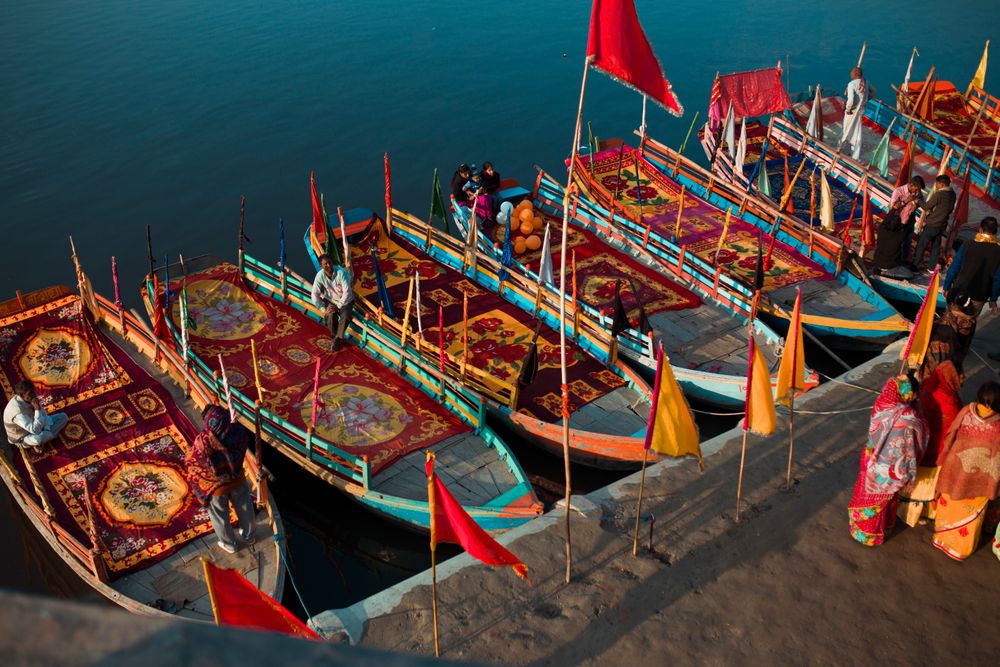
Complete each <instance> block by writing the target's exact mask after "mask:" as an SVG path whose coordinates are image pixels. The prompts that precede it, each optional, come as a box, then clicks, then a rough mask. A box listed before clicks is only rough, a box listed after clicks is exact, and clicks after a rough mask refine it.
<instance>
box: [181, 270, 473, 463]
mask: <svg viewBox="0 0 1000 667" xmlns="http://www.w3.org/2000/svg"><path fill="white" fill-rule="evenodd" d="M187 281H188V282H187V292H188V314H189V316H190V317H191V319H192V320H193V321H194V326H193V327H192V328H191V332H190V340H191V347H192V349H193V350H194V351H195V353H196V354H197V355H198V356H199V357H200V358H201V359H202V360H203V361H204V362H205V363H206V364H208V366H209V368H212V369H218V368H219V361H218V355H222V359H223V361H224V363H225V367H226V375H227V378H228V380H229V383H230V385H231V386H232V387H234V388H236V389H238V390H239V391H240V392H242V393H243V394H245V395H247V396H248V397H249V398H250V399H251V400H253V399H256V398H257V390H256V388H255V386H254V375H253V357H252V355H251V350H250V339H251V338H253V339H254V341H255V343H256V347H257V360H258V364H259V366H260V380H261V386H262V387H263V389H264V396H263V399H262V405H263V406H265V407H266V408H267V409H268V410H271V411H273V412H274V413H275V414H278V415H280V416H281V417H283V418H284V419H287V420H288V421H289V422H291V423H292V424H294V425H296V426H298V427H299V428H302V429H305V428H307V426H308V425H309V422H310V420H311V416H312V403H313V386H314V374H315V369H316V359H320V360H321V361H320V388H319V394H320V398H319V403H318V407H317V417H316V433H317V434H318V435H319V436H320V437H322V438H323V439H325V440H327V441H329V442H331V443H333V444H335V445H336V446H338V447H340V448H341V449H344V450H345V451H347V452H349V453H352V454H356V455H358V456H361V455H367V456H368V459H369V462H370V464H371V468H372V474H375V473H377V472H378V471H379V470H381V469H382V468H384V467H385V466H387V465H389V464H391V463H392V462H393V461H395V460H396V459H398V458H399V457H401V456H405V455H406V454H408V453H410V452H412V451H416V450H418V449H422V448H424V447H429V446H430V445H433V444H434V443H436V442H438V441H440V440H443V439H445V438H448V437H450V436H452V435H455V434H457V433H461V432H463V431H466V430H468V427H467V426H465V424H463V423H462V422H461V421H460V420H459V419H458V418H457V417H455V416H453V415H452V414H451V413H450V412H448V411H447V410H446V409H445V408H443V407H442V406H441V405H439V404H438V403H436V402H435V401H434V400H433V399H432V398H430V397H429V396H427V395H426V394H425V393H423V392H422V391H420V390H419V389H417V388H416V387H414V386H413V385H411V384H409V383H407V382H406V381H405V380H403V379H402V378H400V377H399V376H398V375H396V374H395V373H394V372H392V371H391V370H388V369H387V368H385V367H384V366H383V365H382V364H380V363H378V362H377V361H374V360H372V359H371V358H369V357H368V356H367V355H366V354H364V353H363V352H361V351H360V350H359V349H358V348H357V347H355V346H353V345H349V346H346V347H344V348H342V349H340V350H339V351H337V352H334V351H333V340H332V339H331V338H330V333H329V331H328V330H327V328H326V327H325V326H324V325H322V324H320V323H318V322H316V321H314V320H311V319H309V318H308V317H306V316H305V315H303V314H302V313H300V312H299V311H297V310H295V309H294V308H292V307H291V306H287V305H284V304H282V303H281V302H279V301H274V300H272V299H267V298H265V297H263V296H262V295H260V294H258V293H256V292H252V291H250V290H249V289H248V288H247V287H246V286H245V285H244V284H243V282H242V281H241V280H240V278H239V275H238V271H237V268H236V267H235V266H233V265H231V264H220V265H217V266H214V267H212V268H210V269H207V270H205V271H201V272H198V273H195V274H192V275H189V276H188V278H187ZM180 288H181V284H180V282H179V281H176V282H172V284H171V290H173V291H174V293H175V294H179V293H180ZM171 316H172V318H173V320H174V322H175V324H177V323H179V321H180V310H179V304H177V303H173V304H172V313H171Z"/></svg>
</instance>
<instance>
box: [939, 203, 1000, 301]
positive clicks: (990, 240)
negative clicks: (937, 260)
mask: <svg viewBox="0 0 1000 667" xmlns="http://www.w3.org/2000/svg"><path fill="white" fill-rule="evenodd" d="M944 289H945V292H946V293H947V292H948V291H950V290H955V291H956V292H963V293H965V294H968V295H969V297H971V298H972V305H973V307H974V308H975V310H976V316H977V317H978V315H979V313H980V312H982V310H983V306H984V305H985V304H986V302H987V301H989V302H990V311H992V312H993V313H996V312H997V297H1000V243H997V219H996V218H994V217H992V216H991V217H988V218H983V221H982V222H981V223H980V224H979V233H978V234H976V238H975V239H973V240H972V241H966V242H965V243H963V244H962V247H961V248H959V249H958V252H957V253H956V254H955V258H954V259H953V260H952V261H951V266H950V267H949V268H948V275H946V276H945V278H944Z"/></svg>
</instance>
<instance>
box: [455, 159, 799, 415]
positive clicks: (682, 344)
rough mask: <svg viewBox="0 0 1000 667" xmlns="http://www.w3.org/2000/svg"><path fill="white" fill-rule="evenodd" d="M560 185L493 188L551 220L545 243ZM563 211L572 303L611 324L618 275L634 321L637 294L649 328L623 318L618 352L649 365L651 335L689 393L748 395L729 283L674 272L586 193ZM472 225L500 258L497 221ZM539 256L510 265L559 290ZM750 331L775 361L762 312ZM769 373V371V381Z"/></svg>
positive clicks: (463, 227) (555, 229) (741, 324)
mask: <svg viewBox="0 0 1000 667" xmlns="http://www.w3.org/2000/svg"><path fill="white" fill-rule="evenodd" d="M560 192H561V190H560V187H559V184H558V183H556V181H555V179H553V178H552V177H551V176H549V175H548V174H546V173H545V172H544V171H542V170H540V169H539V172H538V178H537V179H536V181H535V188H534V191H533V192H529V191H528V190H526V189H524V188H522V187H520V186H519V185H517V184H516V183H511V184H510V187H508V188H506V189H504V190H501V191H500V192H499V193H497V196H498V197H500V199H502V200H503V201H510V202H511V203H514V204H518V203H519V202H520V201H521V200H523V199H526V198H527V199H531V200H532V202H533V204H534V206H535V210H536V211H538V212H539V213H540V214H541V216H542V218H543V219H544V221H545V224H547V225H548V226H549V228H550V229H551V238H552V239H553V241H552V243H553V245H554V246H557V244H558V241H557V239H559V238H560V237H561V230H562V223H563V206H562V198H561V196H560ZM467 211H468V209H466V208H465V207H462V206H456V205H454V203H453V205H452V217H453V219H454V220H455V223H456V225H457V226H458V228H459V230H460V231H461V232H462V234H463V235H466V234H467V233H468V222H469V220H468V213H467ZM569 220H570V230H569V234H568V236H567V244H568V245H569V247H570V248H571V253H572V258H573V260H574V261H573V262H572V264H573V265H574V266H575V267H577V268H576V269H575V270H574V274H579V275H578V277H577V278H576V279H574V280H573V284H577V283H579V285H578V287H577V292H578V294H579V298H577V297H576V296H575V295H574V296H573V297H572V302H573V303H575V305H576V308H577V309H578V310H580V311H581V312H584V313H586V314H587V315H589V316H590V317H591V318H593V319H595V320H596V321H598V322H600V323H601V325H602V326H604V327H605V328H606V329H608V330H610V329H611V326H612V324H613V317H611V316H610V315H609V314H608V313H610V312H613V304H614V289H615V283H616V281H621V284H622V286H623V287H622V300H623V302H624V303H625V306H626V308H628V309H629V318H630V320H631V321H638V320H639V318H640V314H639V307H638V306H639V303H640V300H641V303H642V311H643V312H642V314H643V315H645V316H646V318H647V320H648V322H649V325H650V327H651V328H652V331H651V333H650V334H643V333H642V332H641V331H639V329H637V328H635V327H631V326H630V328H629V329H627V330H625V331H623V332H622V333H621V334H619V336H618V340H617V343H618V350H619V354H621V355H622V356H623V357H625V358H626V359H628V360H629V361H632V362H633V363H637V364H639V365H640V366H642V367H644V368H646V369H648V370H655V363H656V362H655V359H654V357H653V355H652V354H651V352H650V351H651V350H652V349H653V340H652V339H653V338H655V339H656V340H658V341H659V342H662V344H663V346H664V352H665V354H666V355H667V357H668V358H669V360H670V365H671V366H672V368H673V372H674V376H675V377H676V378H677V381H678V382H679V383H680V385H681V387H682V389H683V390H684V392H685V393H686V394H687V395H688V396H690V397H692V398H695V399H698V400H699V401H703V402H706V403H711V404H714V405H716V406H719V407H724V408H733V407H740V406H742V405H743V403H744V401H745V399H746V368H747V354H748V352H749V341H750V338H749V334H748V333H747V327H748V325H749V320H748V318H747V317H746V316H744V315H743V314H742V313H741V312H740V311H738V310H730V309H727V308H725V307H724V306H722V305H720V304H719V300H720V296H719V291H720V290H721V291H722V292H723V294H725V293H726V292H727V291H728V290H731V289H732V287H731V286H730V285H727V284H726V281H722V284H721V285H719V286H718V287H716V286H715V284H714V283H713V274H712V273H703V272H700V271H699V270H698V269H692V267H691V266H690V265H688V267H687V269H688V270H687V272H686V273H684V272H681V271H678V270H677V268H676V259H677V258H676V257H669V256H668V258H667V261H666V262H665V263H664V264H661V263H660V262H659V261H658V260H657V259H656V258H655V256H654V255H653V254H652V251H651V250H650V249H649V248H648V247H647V249H646V250H643V248H642V246H641V245H638V244H635V243H632V242H630V241H629V239H628V238H627V237H624V236H622V235H619V234H617V233H616V232H615V231H614V229H611V230H608V229H607V226H606V224H605V222H604V221H605V217H602V216H601V215H600V214H599V213H598V212H597V211H596V210H595V209H594V208H593V207H592V205H591V204H590V203H589V202H587V201H576V202H574V205H573V206H572V207H571V215H570V218H569ZM477 229H478V230H479V236H480V241H481V245H482V247H483V248H484V249H485V250H486V251H487V252H490V253H491V254H493V256H494V258H495V259H496V260H497V261H500V260H501V258H502V252H501V250H500V249H499V247H498V246H499V244H501V243H502V242H503V236H504V228H502V227H499V226H497V227H496V228H495V229H494V230H493V235H492V237H489V236H487V234H486V232H484V231H483V229H482V227H478V226H477ZM668 252H669V251H668ZM559 255H560V251H559V248H558V247H555V248H554V250H553V252H552V262H553V264H557V263H558V261H559V260H558V257H559ZM540 260H541V251H540V250H536V251H527V252H526V253H525V254H523V255H521V256H520V257H519V258H515V259H514V260H513V263H512V265H511V267H509V268H510V270H511V271H517V272H519V273H520V274H521V275H522V276H524V277H525V279H526V280H527V281H528V282H533V283H535V284H537V285H540V286H541V287H542V289H544V290H546V291H547V292H549V293H550V295H551V297H552V298H554V299H558V288H557V287H556V285H558V276H554V277H555V279H556V283H555V284H550V283H547V282H543V281H540V280H539V276H538V271H537V270H536V271H532V270H531V269H530V268H529V266H528V264H534V265H535V266H536V267H538V266H539V263H540ZM658 266H659V267H661V268H662V267H663V266H666V267H669V268H670V269H671V272H670V273H669V277H668V275H665V274H664V273H663V272H662V271H657V267H658ZM626 290H627V291H626ZM713 292H714V294H713ZM723 299H724V297H723ZM729 300H730V301H731V300H732V299H731V298H730V299H729ZM754 333H755V334H756V336H757V341H758V344H760V345H761V350H762V351H763V352H764V354H765V357H766V358H767V360H768V364H769V365H770V366H771V367H772V368H776V364H777V361H778V359H779V357H780V352H781V348H782V345H783V341H782V339H781V338H780V337H779V336H778V334H776V333H775V332H774V331H773V330H772V329H771V328H770V327H768V326H767V325H766V324H765V323H763V322H762V321H760V320H754ZM776 381H777V374H776V373H775V374H774V375H773V377H772V382H776ZM818 382H819V378H818V376H817V375H816V374H815V372H812V371H811V370H810V371H809V372H808V373H807V382H806V388H807V389H811V388H812V387H814V386H816V385H817V384H818Z"/></svg>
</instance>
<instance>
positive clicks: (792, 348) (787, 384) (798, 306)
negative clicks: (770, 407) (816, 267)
mask: <svg viewBox="0 0 1000 667" xmlns="http://www.w3.org/2000/svg"><path fill="white" fill-rule="evenodd" d="M805 388H806V355H805V347H804V345H803V344H802V288H799V293H798V295H797V296H796V297H795V309H794V310H793V311H792V321H791V324H789V325H788V334H787V335H786V336H785V349H784V351H782V353H781V365H780V366H778V387H777V389H778V390H777V392H776V393H777V400H778V402H779V403H781V404H782V405H788V404H789V403H791V399H792V397H793V396H794V395H795V392H796V391H802V390H804V389H805Z"/></svg>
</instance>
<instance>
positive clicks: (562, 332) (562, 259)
mask: <svg viewBox="0 0 1000 667" xmlns="http://www.w3.org/2000/svg"><path fill="white" fill-rule="evenodd" d="M589 69H590V57H589V56H588V57H587V58H584V60H583V77H582V79H581V81H580V102H579V104H578V105H577V108H576V126H575V128H574V130H573V146H572V148H571V150H570V161H569V169H568V173H567V180H566V195H565V197H564V198H563V225H562V248H561V252H560V253H559V370H560V377H561V380H562V387H561V389H562V416H563V424H562V427H563V428H562V431H563V432H562V446H563V472H564V473H565V478H566V489H565V495H564V501H565V504H566V507H565V510H566V514H565V528H566V583H567V584H568V583H569V582H570V580H571V578H572V572H573V546H572V539H571V534H570V525H569V518H570V517H569V513H570V496H571V485H570V481H571V480H570V469H569V414H570V413H569V384H568V380H567V377H566V246H567V230H568V229H569V197H570V195H569V192H570V188H571V187H572V186H573V171H574V168H575V166H576V156H577V152H578V149H579V146H580V125H581V123H582V121H583V99H584V95H585V93H586V90H587V71H588V70H589ZM636 174H637V175H638V165H637V166H636ZM640 194H641V193H640Z"/></svg>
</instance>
